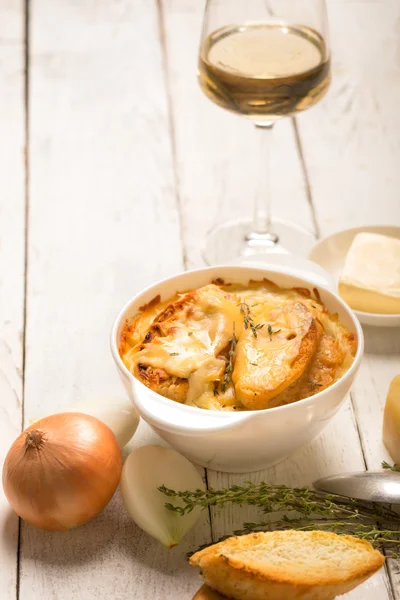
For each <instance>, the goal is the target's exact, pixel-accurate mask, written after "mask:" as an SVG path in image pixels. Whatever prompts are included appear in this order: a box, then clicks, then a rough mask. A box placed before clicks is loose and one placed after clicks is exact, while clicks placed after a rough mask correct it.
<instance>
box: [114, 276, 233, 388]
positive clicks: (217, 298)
mask: <svg viewBox="0 0 400 600" xmlns="http://www.w3.org/2000/svg"><path fill="white" fill-rule="evenodd" d="M177 304H179V301H178V303H177ZM161 326H162V327H163V333H165V335H162V336H158V337H156V338H154V339H153V340H152V341H151V343H149V344H143V346H142V348H141V349H140V350H139V351H137V348H132V350H131V351H130V352H128V353H127V355H126V357H125V359H126V361H127V362H128V363H129V368H130V369H131V367H132V366H133V367H135V366H137V365H147V366H151V367H153V368H155V369H164V370H165V371H167V373H170V374H171V375H174V376H175V377H180V378H183V379H188V378H189V376H190V375H191V374H192V373H193V372H194V371H196V370H198V369H200V368H201V367H202V366H203V365H204V364H205V363H206V362H208V361H209V359H210V358H214V357H216V356H218V355H219V354H220V352H222V351H223V350H224V349H225V348H226V347H227V346H228V344H229V340H230V339H231V338H232V335H233V332H234V331H236V332H237V335H240V333H241V330H242V327H243V317H242V315H241V313H240V310H239V308H238V307H237V306H236V303H235V302H232V300H230V299H228V297H227V294H226V293H224V292H223V291H221V290H220V289H219V288H218V287H217V286H215V285H212V284H211V285H208V286H205V287H203V288H200V289H199V290H197V291H196V292H195V293H193V294H188V297H187V298H184V299H183V302H182V306H178V307H177V309H176V310H174V313H173V315H172V317H168V318H167V319H166V321H165V322H164V321H161Z"/></svg>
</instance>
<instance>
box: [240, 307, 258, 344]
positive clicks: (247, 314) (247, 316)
mask: <svg viewBox="0 0 400 600" xmlns="http://www.w3.org/2000/svg"><path fill="white" fill-rule="evenodd" d="M238 306H240V312H241V313H242V315H243V320H244V328H245V329H251V331H252V332H253V335H254V337H255V338H256V337H257V330H258V329H262V328H263V327H264V323H258V325H256V324H255V323H254V319H253V317H252V316H251V310H250V306H249V305H248V304H247V302H245V301H244V300H242V301H241V302H239V304H238Z"/></svg>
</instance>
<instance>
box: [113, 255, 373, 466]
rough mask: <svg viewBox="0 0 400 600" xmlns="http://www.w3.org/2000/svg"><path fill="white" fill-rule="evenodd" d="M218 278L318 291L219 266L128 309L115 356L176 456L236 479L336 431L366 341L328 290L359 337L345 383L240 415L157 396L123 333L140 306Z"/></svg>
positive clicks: (147, 294) (154, 290)
mask: <svg viewBox="0 0 400 600" xmlns="http://www.w3.org/2000/svg"><path fill="white" fill-rule="evenodd" d="M278 269H279V267H278ZM280 269H281V267H280ZM216 277H222V278H224V279H225V280H227V281H233V282H236V283H245V284H246V283H248V281H249V279H255V280H261V279H263V278H264V277H267V278H268V279H271V280H272V281H274V282H276V283H277V284H278V285H279V286H282V287H292V286H302V287H310V288H312V287H313V284H312V283H311V284H310V282H308V280H307V279H302V278H299V277H295V276H293V275H288V274H284V273H282V272H281V271H277V270H274V269H273V268H272V267H270V268H268V269H262V268H252V267H243V266H219V267H210V268H206V269H199V270H197V271H188V272H185V273H181V274H180V275H176V276H174V277H170V278H168V279H164V280H163V281H160V282H159V283H156V284H155V285H152V286H150V287H148V288H147V289H145V290H144V291H142V292H140V294H138V295H137V296H135V297H134V298H133V299H132V300H131V301H130V302H128V304H127V305H126V306H125V307H124V308H123V309H122V311H121V312H120V314H119V315H118V317H117V319H116V321H115V324H114V327H113V330H112V334H111V349H112V354H113V357H114V360H115V362H116V365H117V367H118V371H119V373H120V376H121V379H122V381H123V383H124V385H125V387H126V389H127V392H128V394H129V396H130V398H131V399H132V401H133V402H134V404H135V406H136V408H137V410H138V412H139V413H140V415H141V416H142V417H143V419H144V420H145V421H147V423H149V424H150V425H151V427H152V428H153V429H154V430H155V431H156V432H157V433H158V435H160V436H161V437H162V438H163V439H164V440H166V441H167V442H168V443H170V444H171V445H172V446H173V447H174V448H176V450H178V451H179V452H181V453H182V454H184V455H185V456H187V458H189V460H191V461H193V462H194V463H197V464H199V465H202V466H204V467H208V468H211V469H215V470H220V471H228V472H231V473H238V472H249V471H258V470H260V469H263V468H265V467H268V466H271V465H273V464H276V463H277V462H279V461H281V460H283V459H284V458H285V457H286V456H288V454H290V453H291V452H293V451H294V450H296V449H297V448H299V447H301V446H303V445H304V444H307V443H308V442H310V441H311V440H312V439H313V438H314V437H315V436H316V435H318V434H319V433H320V431H321V430H322V429H323V428H324V427H325V425H327V424H328V423H329V421H330V420H331V419H332V417H333V415H334V414H335V413H336V412H337V410H338V409H339V408H340V406H341V405H342V404H343V402H344V400H345V398H346V395H347V393H348V391H349V390H350V386H351V384H352V382H353V380H354V377H355V375H356V373H357V370H358V368H359V366H360V362H361V357H362V354H363V348H364V343H363V334H362V330H361V327H360V324H359V322H358V320H357V319H356V318H355V316H354V315H353V313H352V312H351V310H350V309H349V308H348V306H347V305H346V304H345V303H344V302H343V301H342V300H341V299H340V298H339V297H338V296H337V295H336V294H334V293H332V292H330V291H328V290H327V289H324V288H322V287H321V288H319V291H320V294H321V298H322V300H323V302H324V303H325V305H326V306H327V308H328V310H329V311H330V312H338V313H339V317H340V319H341V321H342V322H343V323H344V324H345V325H346V326H347V327H348V328H349V330H350V331H352V332H354V333H355V335H356V337H357V341H358V349H357V354H356V357H355V360H354V362H353V364H352V366H351V368H350V369H349V370H348V371H347V373H345V375H344V376H343V377H342V378H341V379H340V380H338V381H337V382H336V383H334V384H333V385H332V386H331V387H329V388H328V389H326V390H324V391H322V392H319V393H318V394H315V395H314V396H312V397H311V398H306V399H305V400H300V401H299V402H296V403H294V404H289V405H287V406H280V407H277V408H270V409H266V410H259V411H243V412H238V413H234V412H220V411H211V410H203V409H199V408H196V407H192V406H186V405H184V404H179V403H178V402H174V401H173V400H169V399H167V398H164V397H163V396H160V395H159V394H157V393H155V392H153V391H152V390H150V389H149V388H147V387H146V386H145V385H144V384H143V383H141V382H140V381H139V380H138V379H136V378H135V377H133V375H132V374H131V373H130V372H129V371H128V369H127V368H126V367H125V365H124V363H123V362H122V360H121V358H120V356H119V354H118V343H119V339H120V335H121V331H122V328H123V325H124V323H125V319H126V318H127V317H130V316H132V315H135V314H136V313H137V312H138V309H139V307H140V306H143V305H144V304H146V303H147V302H149V301H150V300H151V299H152V298H154V297H155V296H157V294H160V295H161V299H162V300H165V299H168V298H170V297H172V296H173V295H174V294H175V292H176V291H177V290H187V289H190V288H196V287H201V286H203V285H206V284H207V283H210V282H211V281H212V280H213V279H215V278H216Z"/></svg>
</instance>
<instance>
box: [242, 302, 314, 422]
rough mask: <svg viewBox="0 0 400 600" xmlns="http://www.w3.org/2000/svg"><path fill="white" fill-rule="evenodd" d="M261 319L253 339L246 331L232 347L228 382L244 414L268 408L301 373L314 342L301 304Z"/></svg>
mask: <svg viewBox="0 0 400 600" xmlns="http://www.w3.org/2000/svg"><path fill="white" fill-rule="evenodd" d="M263 319H264V321H263V323H262V325H263V326H262V328H260V329H258V330H256V334H257V335H254V332H253V331H252V330H251V328H248V329H247V330H246V331H244V333H243V334H242V335H241V337H240V339H239V341H238V344H237V347H236V358H235V368H234V371H233V375H232V380H233V382H234V384H235V388H236V396H237V398H238V400H239V401H240V402H241V403H242V404H243V405H244V406H245V407H246V408H247V409H248V410H257V409H263V408H270V405H271V400H272V399H273V398H274V397H275V396H277V395H278V394H280V393H281V392H283V390H285V389H286V388H287V387H288V386H289V385H291V384H293V383H294V382H295V381H297V380H298V379H299V377H301V375H302V374H303V373H304V371H305V370H306V368H307V366H308V364H309V363H310V361H311V359H312V357H313V355H314V353H315V350H316V348H317V342H318V329H317V324H316V321H315V319H314V318H313V315H312V312H311V311H310V310H308V308H307V307H306V306H304V304H302V303H301V302H290V303H288V304H284V305H283V306H280V307H277V308H274V309H273V310H270V311H267V312H266V314H265V315H263ZM272 405H273V403H272Z"/></svg>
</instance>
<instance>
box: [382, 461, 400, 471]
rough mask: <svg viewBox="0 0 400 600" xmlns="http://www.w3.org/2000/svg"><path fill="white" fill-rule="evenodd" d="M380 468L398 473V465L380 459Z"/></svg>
mask: <svg viewBox="0 0 400 600" xmlns="http://www.w3.org/2000/svg"><path fill="white" fill-rule="evenodd" d="M382 469H390V470H391V471H396V472H397V473H400V466H399V465H390V464H389V463H388V462H386V460H383V461H382Z"/></svg>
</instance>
